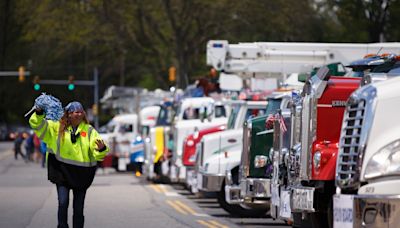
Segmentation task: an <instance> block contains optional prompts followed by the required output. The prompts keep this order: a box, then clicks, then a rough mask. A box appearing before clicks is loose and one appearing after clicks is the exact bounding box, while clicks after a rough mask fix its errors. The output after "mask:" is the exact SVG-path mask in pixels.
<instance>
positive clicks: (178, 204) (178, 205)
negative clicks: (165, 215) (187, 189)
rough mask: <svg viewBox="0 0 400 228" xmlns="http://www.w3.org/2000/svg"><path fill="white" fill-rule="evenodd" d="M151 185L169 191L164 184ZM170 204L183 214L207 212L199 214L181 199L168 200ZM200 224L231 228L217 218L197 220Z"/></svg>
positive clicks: (156, 189)
mask: <svg viewBox="0 0 400 228" xmlns="http://www.w3.org/2000/svg"><path fill="white" fill-rule="evenodd" d="M150 187H151V188H152V189H153V190H154V191H155V192H158V193H164V194H165V193H167V190H166V189H165V187H164V186H163V185H158V184H157V185H156V184H152V185H150ZM166 202H167V204H168V205H169V206H171V207H172V208H174V209H175V210H176V211H177V212H179V213H181V214H183V215H194V216H206V215H205V214H199V213H197V212H196V211H195V210H193V209H192V208H191V207H189V206H188V205H186V204H185V203H183V202H182V201H180V200H167V201H166ZM196 221H197V222H198V223H199V224H201V225H203V226H205V227H208V228H229V226H226V225H224V224H222V223H219V222H218V221H216V220H200V219H199V220H196Z"/></svg>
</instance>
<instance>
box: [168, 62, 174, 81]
mask: <svg viewBox="0 0 400 228" xmlns="http://www.w3.org/2000/svg"><path fill="white" fill-rule="evenodd" d="M168 80H169V81H170V82H174V81H175V80H176V68H175V67H173V66H172V67H170V68H169V69H168Z"/></svg>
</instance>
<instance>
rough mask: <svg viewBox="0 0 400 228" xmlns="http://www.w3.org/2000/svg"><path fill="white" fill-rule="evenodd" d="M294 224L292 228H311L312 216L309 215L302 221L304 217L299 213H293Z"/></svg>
mask: <svg viewBox="0 0 400 228" xmlns="http://www.w3.org/2000/svg"><path fill="white" fill-rule="evenodd" d="M292 215H293V224H292V227H296V228H311V227H312V225H311V221H310V216H309V215H307V216H306V217H305V218H304V219H302V217H303V215H302V213H299V212H293V213H292Z"/></svg>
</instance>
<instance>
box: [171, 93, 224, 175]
mask: <svg viewBox="0 0 400 228" xmlns="http://www.w3.org/2000/svg"><path fill="white" fill-rule="evenodd" d="M228 114H229V108H228V107H227V106H225V105H224V103H222V102H220V101H215V100H214V99H213V98H211V97H193V98H184V99H183V100H182V101H181V102H180V104H179V107H178V110H177V114H176V116H175V119H174V123H173V125H172V128H171V131H172V136H173V137H172V140H173V148H172V158H171V163H170V167H169V172H168V174H169V178H170V180H171V181H172V182H176V181H184V180H185V178H186V169H185V166H184V165H183V163H182V152H183V141H184V139H185V138H186V137H187V136H188V135H189V134H192V133H193V132H194V131H195V129H196V128H197V129H198V130H202V129H205V128H209V127H213V126H219V125H222V124H226V123H227V121H228Z"/></svg>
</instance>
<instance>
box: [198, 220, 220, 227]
mask: <svg viewBox="0 0 400 228" xmlns="http://www.w3.org/2000/svg"><path fill="white" fill-rule="evenodd" d="M196 221H197V222H198V223H200V224H201V225H203V226H206V227H209V228H216V226H214V225H212V224H209V223H208V222H207V221H204V220H196Z"/></svg>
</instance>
